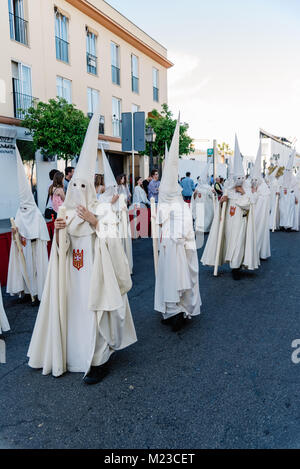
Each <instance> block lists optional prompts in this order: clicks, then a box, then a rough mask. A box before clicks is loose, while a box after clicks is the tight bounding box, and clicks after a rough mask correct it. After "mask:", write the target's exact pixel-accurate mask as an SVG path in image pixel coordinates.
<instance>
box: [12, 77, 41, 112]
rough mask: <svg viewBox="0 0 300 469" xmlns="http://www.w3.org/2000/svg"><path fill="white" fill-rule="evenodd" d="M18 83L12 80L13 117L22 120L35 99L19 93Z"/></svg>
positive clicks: (16, 80)
mask: <svg viewBox="0 0 300 469" xmlns="http://www.w3.org/2000/svg"><path fill="white" fill-rule="evenodd" d="M19 89H20V81H19V80H18V79H15V78H13V100H14V116H15V117H16V118H17V119H24V117H25V116H26V114H27V111H28V109H29V108H30V107H32V106H34V104H35V102H36V98H34V97H33V96H31V95H28V94H23V93H20V92H19Z"/></svg>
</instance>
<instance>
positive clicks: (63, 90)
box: [56, 77, 72, 104]
mask: <svg viewBox="0 0 300 469" xmlns="http://www.w3.org/2000/svg"><path fill="white" fill-rule="evenodd" d="M56 95H57V96H58V97H59V98H64V99H65V100H66V101H67V102H68V103H69V104H71V103H72V92H71V81H70V80H67V79H66V78H63V77H56Z"/></svg>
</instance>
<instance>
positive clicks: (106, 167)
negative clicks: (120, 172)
mask: <svg viewBox="0 0 300 469" xmlns="http://www.w3.org/2000/svg"><path fill="white" fill-rule="evenodd" d="M99 160H102V167H103V172H104V185H105V192H104V193H103V194H101V197H100V199H99V200H100V201H101V202H102V203H103V202H108V203H110V202H111V199H112V198H113V196H114V195H115V194H117V192H118V184H117V181H116V178H115V176H114V174H113V172H112V169H111V167H110V164H109V161H108V159H107V156H106V154H105V151H104V149H103V145H102V144H101V154H100V155H99ZM99 165H100V167H101V161H99Z"/></svg>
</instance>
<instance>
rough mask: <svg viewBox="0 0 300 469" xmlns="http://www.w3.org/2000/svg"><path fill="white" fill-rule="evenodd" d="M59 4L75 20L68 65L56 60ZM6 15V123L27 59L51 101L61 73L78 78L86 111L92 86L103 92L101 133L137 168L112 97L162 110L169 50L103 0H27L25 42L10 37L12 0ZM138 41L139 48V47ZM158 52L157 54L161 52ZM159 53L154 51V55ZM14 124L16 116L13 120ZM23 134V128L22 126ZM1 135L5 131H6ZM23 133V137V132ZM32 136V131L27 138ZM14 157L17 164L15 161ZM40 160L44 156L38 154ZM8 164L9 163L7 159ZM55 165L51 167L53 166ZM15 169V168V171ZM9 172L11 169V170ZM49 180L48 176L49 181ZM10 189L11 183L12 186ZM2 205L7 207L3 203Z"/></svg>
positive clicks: (1, 96)
mask: <svg viewBox="0 0 300 469" xmlns="http://www.w3.org/2000/svg"><path fill="white" fill-rule="evenodd" d="M84 3H86V4H89V5H92V6H93V7H96V8H98V9H99V10H100V11H101V12H102V13H104V14H105V15H107V16H108V17H109V18H110V20H112V21H113V22H115V23H117V24H118V27H119V26H120V27H122V28H123V29H124V30H126V31H127V33H129V34H130V35H131V36H135V37H136V44H135V43H133V44H132V43H128V42H127V41H126V40H125V39H124V38H123V37H119V36H118V34H116V33H115V32H112V31H111V30H110V29H108V28H106V27H104V26H103V25H102V24H100V23H99V22H98V21H96V20H95V19H94V18H92V17H91V16H90V15H88V14H85V13H83V12H82V11H81V9H79V8H77V7H76V5H80V6H82V5H83V4H84ZM54 7H57V8H58V9H59V11H61V12H62V13H63V14H64V15H66V16H67V17H68V19H69V37H68V42H69V63H68V64H66V63H64V62H62V61H59V60H57V59H56V49H55V19H54ZM1 8H2V9H1V15H0V40H1V44H2V47H1V48H0V64H1V67H0V124H1V126H2V128H5V127H6V126H8V127H10V122H9V118H14V106H13V85H12V65H11V62H12V61H16V62H21V63H23V64H25V65H27V66H29V67H31V79H32V96H33V97H35V98H37V99H38V100H40V101H48V100H49V99H50V98H54V97H55V96H56V77H57V76H61V77H63V78H67V79H68V80H70V81H71V82H72V102H73V104H75V105H76V106H77V107H78V108H79V109H81V110H82V111H83V112H84V113H85V114H86V113H87V112H88V97H87V88H94V89H96V90H98V91H99V94H100V113H101V114H102V115H103V116H104V117H105V135H104V136H101V139H102V141H103V143H104V144H105V149H106V151H107V152H108V156H109V158H111V159H112V158H114V155H121V156H122V158H123V171H124V172H126V173H128V174H129V173H130V172H131V156H130V155H129V154H123V153H122V149H121V141H120V139H118V138H112V135H113V128H112V97H116V98H119V99H120V100H121V103H122V106H121V111H122V112H131V111H132V105H133V104H135V105H138V106H139V107H140V110H141V111H145V112H146V114H147V113H148V112H150V111H152V110H153V109H154V108H156V109H160V108H161V104H163V103H166V102H167V100H168V94H167V68H168V67H169V66H171V64H170V63H169V64H167V65H166V63H165V62H164V61H162V63H163V64H164V65H162V63H160V62H161V60H160V57H163V58H165V59H166V57H167V51H166V49H165V48H164V47H163V46H162V45H161V44H159V43H158V42H156V41H155V40H154V39H153V38H152V37H150V36H148V35H147V34H146V33H145V32H144V31H142V30H141V29H140V28H138V26H136V25H134V24H133V23H132V22H130V21H129V20H128V19H127V18H125V17H124V16H123V15H121V14H120V13H119V12H117V11H116V10H115V9H114V8H112V7H111V6H110V5H108V4H107V3H106V2H105V1H103V0H91V1H90V2H85V1H84V0H55V1H54V0H47V1H45V0H24V13H25V14H24V17H25V19H26V20H27V21H28V39H29V41H28V45H24V44H21V43H19V42H16V41H14V40H12V39H10V29H9V11H8V1H7V0H2V2H1ZM86 26H87V27H88V28H89V29H90V30H91V31H93V32H94V33H95V34H97V57H98V64H97V65H98V67H97V68H98V73H97V75H96V76H95V75H92V74H90V73H88V72H87V67H86ZM111 41H113V42H115V43H116V44H118V45H119V46H120V69H121V83H120V86H118V85H115V84H113V83H112V77H111ZM141 44H142V45H143V44H144V45H146V48H148V49H147V50H149V48H150V49H151V50H152V51H154V52H153V53H154V56H155V57H156V56H157V57H158V61H156V60H155V59H153V57H152V56H151V54H150V56H149V55H147V53H143V52H142V51H141ZM135 45H136V47H135ZM131 54H134V55H136V56H137V57H138V58H139V87H140V88H139V93H138V94H137V93H133V92H132V89H131ZM155 54H156V55H155ZM152 55H153V54H152ZM153 67H155V68H157V69H158V70H159V103H157V102H154V101H153V82H152V70H153ZM12 123H14V121H13V120H12ZM18 132H19V133H20V132H21V133H22V132H23V133H24V129H23V130H19V131H18ZM0 136H1V135H0ZM18 138H19V137H18ZM26 138H28V136H27V137H26ZM135 159H136V162H135V163H136V164H135V169H136V175H141V176H142V177H146V176H147V175H148V171H149V162H148V159H147V157H140V156H139V155H137V156H136V157H135ZM13 161H14V163H13ZM37 163H38V164H39V165H40V164H41V159H40V157H39V156H38V155H37ZM7 164H8V163H7ZM11 164H12V165H13V164H15V157H13V156H11V159H10V162H9V165H8V166H9V167H10V165H11ZM42 166H43V170H41V171H40V169H41V166H39V169H38V171H37V179H38V180H37V183H38V186H39V184H40V183H41V184H43V185H44V184H45V177H44V176H45V174H46V172H47V169H45V168H46V166H45V165H42ZM5 168H6V164H5V161H4V159H3V158H2V161H0V170H1V169H3V170H4V169H5ZM50 169H51V168H50ZM9 171H10V170H9ZM7 174H10V172H8V173H7ZM46 182H47V183H48V181H46ZM5 187H6V186H5V184H4V186H2V187H0V199H1V200H2V199H3V197H4V196H5V195H4V194H5V193H6V192H5V190H4V189H5ZM6 189H7V188H6ZM38 193H39V195H40V199H41V202H40V204H41V209H42V210H43V206H44V202H45V197H46V195H45V194H44V193H43V194H42V193H41V190H40V189H39V188H38ZM16 203H17V202H16V199H15V201H14V202H13V201H12V200H11V201H10V202H9V201H7V203H6V209H5V210H4V207H2V209H3V210H2V213H1V211H0V219H1V218H6V217H7V216H13V215H14V212H15V206H16ZM0 210H1V207H0Z"/></svg>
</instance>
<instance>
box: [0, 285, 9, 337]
mask: <svg viewBox="0 0 300 469" xmlns="http://www.w3.org/2000/svg"><path fill="white" fill-rule="evenodd" d="M9 330H10V327H9V323H8V319H7V316H6V314H5V311H4V306H3V300H2V290H1V285H0V335H1V334H2V331H3V332H7V331H9Z"/></svg>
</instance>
